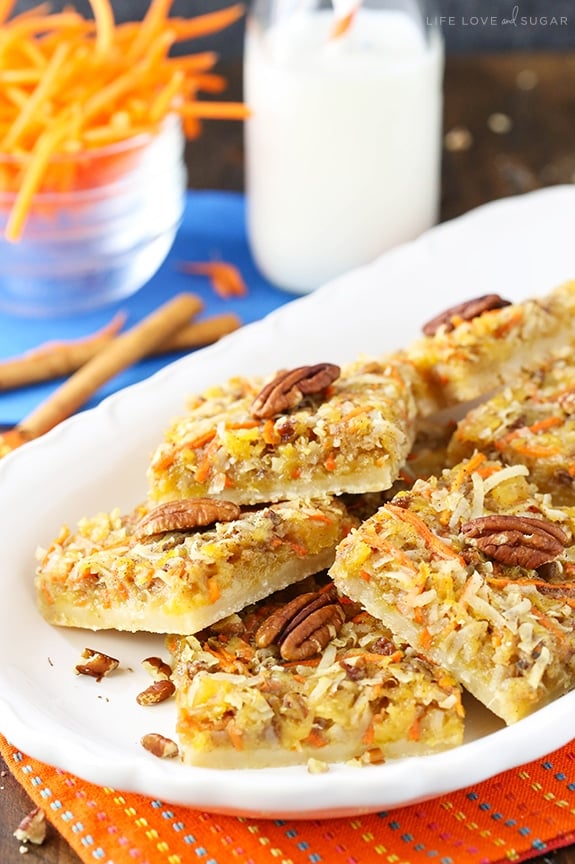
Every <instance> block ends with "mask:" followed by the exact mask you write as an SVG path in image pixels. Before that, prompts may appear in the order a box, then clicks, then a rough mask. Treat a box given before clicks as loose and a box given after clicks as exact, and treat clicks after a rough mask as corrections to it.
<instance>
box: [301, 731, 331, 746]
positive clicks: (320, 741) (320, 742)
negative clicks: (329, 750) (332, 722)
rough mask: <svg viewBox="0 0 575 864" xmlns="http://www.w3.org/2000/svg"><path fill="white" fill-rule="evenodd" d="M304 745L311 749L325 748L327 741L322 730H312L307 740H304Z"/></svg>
mask: <svg viewBox="0 0 575 864" xmlns="http://www.w3.org/2000/svg"><path fill="white" fill-rule="evenodd" d="M302 743H303V744H309V745H310V747H325V745H326V744H327V741H326V740H325V736H324V734H323V732H321V730H320V729H312V730H311V732H310V733H309V735H308V736H307V738H304V739H303V742H302Z"/></svg>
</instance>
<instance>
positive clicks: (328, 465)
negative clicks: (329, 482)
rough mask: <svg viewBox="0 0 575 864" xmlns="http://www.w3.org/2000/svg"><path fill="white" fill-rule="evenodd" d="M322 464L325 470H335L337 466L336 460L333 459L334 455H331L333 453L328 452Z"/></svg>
mask: <svg viewBox="0 0 575 864" xmlns="http://www.w3.org/2000/svg"><path fill="white" fill-rule="evenodd" d="M323 464H324V467H325V470H326V471H335V469H336V468H337V462H336V461H335V456H334V455H333V453H330V455H329V456H328V457H327V459H326V460H325V462H324V463H323Z"/></svg>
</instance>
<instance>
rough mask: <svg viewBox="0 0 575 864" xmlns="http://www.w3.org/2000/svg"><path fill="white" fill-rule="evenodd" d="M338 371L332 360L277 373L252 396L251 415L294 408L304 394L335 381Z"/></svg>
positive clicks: (261, 417) (270, 414)
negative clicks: (253, 397)
mask: <svg viewBox="0 0 575 864" xmlns="http://www.w3.org/2000/svg"><path fill="white" fill-rule="evenodd" d="M340 374H341V369H340V367H339V366H336V365H335V364H334V363H317V364H316V365H315V366H298V367H297V368H296V369H290V370H288V371H287V372H280V373H278V375H276V377H275V378H274V379H273V381H270V382H269V384H266V386H265V387H264V388H263V389H262V390H261V391H260V392H259V393H258V395H257V396H256V398H255V399H254V401H253V403H252V408H251V411H252V415H253V416H254V417H255V418H256V419H257V420H265V419H266V418H268V417H273V416H274V415H275V414H281V412H282V411H287V410H289V409H290V408H295V407H296V405H299V403H300V402H301V401H302V399H303V398H304V396H310V395H312V394H316V393H321V392H322V390H325V389H326V388H327V387H329V385H330V384H332V383H333V382H334V381H336V380H337V379H338V378H339V376H340Z"/></svg>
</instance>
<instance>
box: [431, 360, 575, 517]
mask: <svg viewBox="0 0 575 864" xmlns="http://www.w3.org/2000/svg"><path fill="white" fill-rule="evenodd" d="M572 350H573V349H572V348H571V347H569V348H567V349H565V350H564V351H562V352H559V353H557V354H554V355H553V356H552V357H550V358H549V359H548V361H547V362H546V363H544V364H542V365H541V366H538V367H536V368H535V369H533V370H531V371H526V372H524V373H523V375H522V376H521V377H520V378H519V379H518V380H517V382H516V383H514V384H513V386H510V387H506V388H505V389H504V390H502V391H501V392H499V393H497V394H496V395H495V396H493V397H492V398H491V399H489V400H488V401H487V402H484V403H483V404H482V405H479V406H478V407H477V408H474V409H473V410H471V411H469V412H468V414H467V415H466V416H465V417H464V418H463V419H462V420H461V421H460V422H459V424H458V426H457V428H456V430H455V432H454V434H453V436H452V439H451V441H450V443H449V446H448V457H449V459H450V461H451V463H452V464H453V463H454V462H459V461H461V459H463V458H467V457H469V456H471V455H472V454H473V452H474V451H475V450H480V451H481V452H483V453H486V454H487V455H489V456H492V457H496V458H497V457H498V458H500V459H502V460H503V461H504V462H507V463H508V464H510V465H516V464H522V465H526V466H527V467H528V469H529V472H530V475H531V479H532V480H533V482H534V483H535V484H536V486H537V487H538V489H539V490H540V491H542V492H549V493H550V494H551V495H552V497H553V500H554V502H555V503H556V504H564V505H574V504H575V367H574V366H573V359H572V356H571V354H572Z"/></svg>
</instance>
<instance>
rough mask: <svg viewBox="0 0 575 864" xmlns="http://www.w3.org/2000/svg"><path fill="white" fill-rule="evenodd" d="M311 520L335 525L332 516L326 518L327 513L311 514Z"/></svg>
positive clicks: (329, 586)
mask: <svg viewBox="0 0 575 864" xmlns="http://www.w3.org/2000/svg"><path fill="white" fill-rule="evenodd" d="M308 518H309V519H311V521H312V522H323V523H324V525H331V524H332V523H333V519H332V518H331V517H330V516H326V514H325V513H310V515H309V517H308ZM327 588H331V585H328V586H326V590H327Z"/></svg>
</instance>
